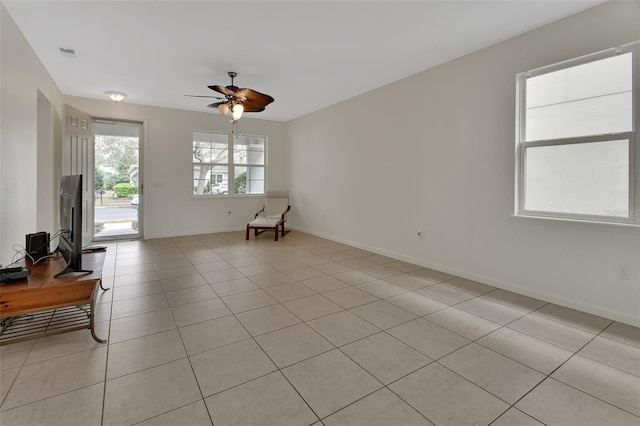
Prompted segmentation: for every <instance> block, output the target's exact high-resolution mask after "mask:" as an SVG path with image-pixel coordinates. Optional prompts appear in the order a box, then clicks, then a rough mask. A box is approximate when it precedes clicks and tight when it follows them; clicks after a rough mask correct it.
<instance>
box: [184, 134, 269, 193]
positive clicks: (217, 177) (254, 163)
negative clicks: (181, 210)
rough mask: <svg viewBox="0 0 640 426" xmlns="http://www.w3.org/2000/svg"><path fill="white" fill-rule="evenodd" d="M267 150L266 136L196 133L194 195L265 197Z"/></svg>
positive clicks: (194, 139)
mask: <svg viewBox="0 0 640 426" xmlns="http://www.w3.org/2000/svg"><path fill="white" fill-rule="evenodd" d="M266 147H267V140H266V137H264V136H251V135H236V134H230V133H219V132H205V131H194V132H193V194H194V195H229V194H235V195H241V194H264V191H265V176H266V170H265V169H266V164H267V163H266V152H267V150H266ZM230 154H231V155H230Z"/></svg>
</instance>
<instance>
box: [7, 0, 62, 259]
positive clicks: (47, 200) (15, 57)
mask: <svg viewBox="0 0 640 426" xmlns="http://www.w3.org/2000/svg"><path fill="white" fill-rule="evenodd" d="M39 99H40V100H41V101H43V102H44V101H45V99H46V100H48V102H50V103H51V107H52V108H51V115H50V117H51V119H50V120H48V121H49V123H50V124H49V125H50V126H53V129H49V130H51V132H50V135H53V137H48V138H46V137H43V138H41V139H40V142H38V133H39V132H40V135H41V136H42V135H43V132H46V130H45V129H44V128H43V127H42V125H43V122H44V120H43V121H40V122H39V120H38V101H39ZM45 103H46V102H45ZM62 105H63V104H62V93H61V92H60V90H59V89H58V87H57V86H56V84H55V83H54V81H53V79H52V78H51V76H50V75H49V74H48V72H47V71H46V69H45V68H44V66H43V65H42V63H41V62H40V60H39V59H38V57H37V56H36V55H35V53H34V52H33V50H32V49H31V46H29V43H28V42H27V40H26V39H25V38H24V36H23V35H22V33H21V32H20V30H19V29H18V27H17V26H16V24H15V22H14V21H13V19H12V18H11V16H10V15H9V13H8V12H7V10H6V9H5V7H4V5H2V4H0V123H1V125H0V262H1V263H2V264H3V265H6V264H8V263H9V262H10V261H11V258H12V257H13V250H12V249H11V247H12V246H13V245H14V244H21V245H24V240H25V234H28V233H33V232H37V231H48V232H55V229H53V228H47V229H42V228H39V227H40V226H53V224H54V223H56V218H57V212H56V209H55V208H51V200H52V199H54V197H55V194H56V190H55V188H57V186H58V182H59V180H58V178H59V175H60V166H59V164H60V161H59V154H56V153H59V152H60V151H61V146H62V138H61V128H62V127H61V126H62ZM41 111H42V110H41ZM39 125H40V131H39V130H38V128H39ZM40 148H42V150H40ZM56 156H57V161H56ZM38 166H40V168H38ZM47 204H49V207H48V208H49V210H46V209H45V207H44V206H46V205H47ZM39 208H40V211H38V209H39Z"/></svg>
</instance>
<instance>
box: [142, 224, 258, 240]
mask: <svg viewBox="0 0 640 426" xmlns="http://www.w3.org/2000/svg"><path fill="white" fill-rule="evenodd" d="M245 229H246V225H245V226H240V227H235V228H223V229H212V230H207V231H202V232H197V233H195V232H185V233H182V232H178V233H169V234H152V235H145V236H144V238H143V239H144V240H152V239H154V238H173V237H188V236H189V235H205V234H220V233H222V232H236V231H244V230H245Z"/></svg>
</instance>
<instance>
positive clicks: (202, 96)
mask: <svg viewBox="0 0 640 426" xmlns="http://www.w3.org/2000/svg"><path fill="white" fill-rule="evenodd" d="M184 96H188V97H190V98H213V99H224V98H223V97H222V96H208V95H184Z"/></svg>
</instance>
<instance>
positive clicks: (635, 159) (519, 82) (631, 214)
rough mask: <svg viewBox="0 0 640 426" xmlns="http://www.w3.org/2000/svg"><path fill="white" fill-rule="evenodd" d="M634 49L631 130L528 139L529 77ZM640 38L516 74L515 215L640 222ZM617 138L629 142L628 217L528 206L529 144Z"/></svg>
mask: <svg viewBox="0 0 640 426" xmlns="http://www.w3.org/2000/svg"><path fill="white" fill-rule="evenodd" d="M624 53H631V54H632V61H631V67H632V69H631V76H632V77H631V78H632V82H631V90H632V105H631V108H632V123H631V130H630V131H626V132H616V133H605V134H596V135H588V136H578V137H561V138H555V139H544V140H534V141H527V140H526V134H525V129H526V86H527V85H526V83H527V79H528V78H531V77H536V76H539V75H543V74H548V73H551V72H555V71H559V70H562V69H567V68H571V67H575V66H579V65H584V64H588V63H591V62H595V61H598V60H602V59H606V58H610V57H613V56H617V55H619V54H624ZM639 64H640V41H638V42H634V43H629V44H626V45H623V46H620V47H617V48H612V49H607V50H604V51H601V52H597V53H594V54H590V55H585V56H581V57H578V58H575V59H570V60H566V61H562V62H559V63H556V64H552V65H549V66H545V67H540V68H536V69H533V70H530V71H527V72H521V73H518V74H517V75H516V138H515V139H516V141H515V142H516V147H515V200H514V201H515V203H514V216H516V217H533V218H544V219H556V220H570V221H583V222H592V223H610V224H627V225H638V226H640V207H639V205H638V202H639V201H640V195H639V194H638V190H639V189H640V183H638V180H640V179H639V177H640V176H637V174H636V168H637V167H638V164H640V158H639V157H640V153H639V152H638V149H637V147H636V141H637V140H640V138H639V137H638V134H637V133H638V118H637V117H636V114H637V113H638V112H640V100H639V99H640V96H639V95H640V93H639V92H638V90H639V89H640V87H639V84H638V74H639V73H640V66H639ZM614 140H628V144H629V153H628V155H629V175H628V179H629V182H628V185H629V186H628V198H629V200H628V203H629V211H628V212H627V213H628V214H627V216H626V217H621V216H613V215H591V214H579V213H564V212H553V211H538V210H527V209H526V208H525V203H526V179H527V176H526V164H527V163H526V162H527V151H528V149H530V148H537V147H544V146H568V145H576V144H587V143H593V142H607V141H614Z"/></svg>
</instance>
